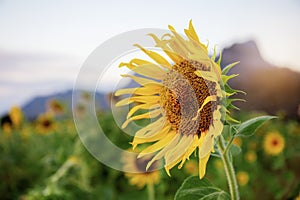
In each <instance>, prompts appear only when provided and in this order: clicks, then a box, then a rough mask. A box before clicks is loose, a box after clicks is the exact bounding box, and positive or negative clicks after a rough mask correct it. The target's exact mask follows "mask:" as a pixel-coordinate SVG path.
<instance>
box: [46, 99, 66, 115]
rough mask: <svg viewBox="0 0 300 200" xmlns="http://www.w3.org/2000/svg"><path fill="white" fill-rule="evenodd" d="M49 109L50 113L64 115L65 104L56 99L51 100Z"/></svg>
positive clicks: (48, 104)
mask: <svg viewBox="0 0 300 200" xmlns="http://www.w3.org/2000/svg"><path fill="white" fill-rule="evenodd" d="M47 108H48V112H49V113H52V114H54V115H62V114H63V112H64V106H63V104H62V103H61V102H60V101H58V100H56V99H51V100H49V101H48V102H47Z"/></svg>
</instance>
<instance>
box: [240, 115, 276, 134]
mask: <svg viewBox="0 0 300 200" xmlns="http://www.w3.org/2000/svg"><path fill="white" fill-rule="evenodd" d="M274 118H276V117H274V116H260V117H255V118H252V119H249V120H247V121H245V122H243V123H241V124H240V125H239V126H238V128H237V134H236V135H235V136H236V137H248V136H252V135H253V134H254V133H255V131H256V129H257V128H258V127H260V126H261V125H262V124H263V123H264V122H266V121H268V120H270V119H274Z"/></svg>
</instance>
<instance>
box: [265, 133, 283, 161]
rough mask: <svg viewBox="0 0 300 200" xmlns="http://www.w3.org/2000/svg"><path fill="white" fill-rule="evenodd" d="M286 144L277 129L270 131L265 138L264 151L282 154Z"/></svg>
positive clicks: (270, 153)
mask: <svg viewBox="0 0 300 200" xmlns="http://www.w3.org/2000/svg"><path fill="white" fill-rule="evenodd" d="M284 146H285V140H284V138H283V137H282V135H281V134H280V133H278V132H277V131H273V132H269V133H268V134H267V135H266V136H265V138H264V143H263V147H264V151H265V153H266V154H269V155H274V156H275V155H278V154H280V153H281V152H282V151H283V149H284Z"/></svg>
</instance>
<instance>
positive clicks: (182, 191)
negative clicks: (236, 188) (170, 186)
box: [175, 176, 230, 200]
mask: <svg viewBox="0 0 300 200" xmlns="http://www.w3.org/2000/svg"><path fill="white" fill-rule="evenodd" d="M195 199H198V200H215V199H216V200H229V199H230V196H229V194H228V193H226V192H225V191H223V190H221V189H219V188H217V187H215V186H213V185H212V184H211V183H210V182H209V181H208V180H207V179H205V178H204V179H201V180H200V179H199V177H198V176H191V177H189V178H187V179H185V181H184V182H183V184H182V185H181V187H180V188H179V189H178V191H177V192H176V195H175V200H195Z"/></svg>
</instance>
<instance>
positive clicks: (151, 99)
mask: <svg viewBox="0 0 300 200" xmlns="http://www.w3.org/2000/svg"><path fill="white" fill-rule="evenodd" d="M169 30H170V33H166V34H164V35H163V36H162V38H161V39H159V38H158V36H156V35H154V34H149V35H150V36H151V37H152V38H153V40H154V42H155V43H156V45H155V46H156V47H158V48H160V49H161V50H163V51H164V53H165V54H164V55H165V56H163V55H162V54H159V53H157V52H155V51H152V50H148V49H145V48H143V47H142V46H140V45H138V44H135V46H136V47H138V48H139V49H140V50H141V51H143V52H144V53H145V54H146V55H148V56H149V57H150V58H151V59H152V61H149V60H144V59H139V58H134V59H132V60H131V61H130V62H128V63H123V62H122V63H121V64H120V67H123V66H126V67H127V68H129V69H130V70H131V71H133V72H134V73H136V74H137V75H129V74H123V75H122V76H123V77H128V78H131V79H132V80H133V81H135V82H137V83H138V84H139V85H140V87H137V88H125V89H120V90H118V91H116V93H115V95H116V96H120V95H131V96H130V97H126V98H124V99H122V100H120V101H119V102H118V103H116V106H128V105H129V106H130V105H133V106H132V107H131V109H130V111H129V112H128V115H127V119H126V121H125V122H124V124H123V125H122V128H126V126H127V125H128V124H129V123H130V122H132V121H135V120H141V119H151V123H149V124H148V125H147V126H145V127H143V128H141V129H140V130H138V131H137V132H136V133H135V137H134V139H133V141H132V145H133V149H134V148H136V147H137V146H138V145H140V144H149V145H148V146H147V147H146V148H145V149H143V151H141V152H140V155H139V156H140V157H142V156H144V155H147V154H149V153H153V152H156V155H155V156H154V157H153V158H152V159H151V160H150V161H149V162H148V164H147V166H146V169H149V167H150V166H151V165H152V164H153V163H154V162H155V161H157V160H160V159H163V160H164V167H165V170H166V172H167V174H168V175H169V176H170V169H171V168H173V167H174V166H176V165H177V164H179V163H180V164H179V166H178V168H179V169H180V168H182V166H183V164H184V163H185V161H186V160H187V159H189V157H190V155H191V154H192V153H193V152H194V151H196V149H197V148H198V157H199V167H198V169H199V177H200V178H202V177H203V176H204V175H205V171H206V164H207V162H208V159H209V157H210V154H211V152H213V151H214V140H215V138H216V137H217V136H219V135H220V134H221V132H222V129H223V123H224V120H225V116H226V120H231V121H234V122H236V120H234V119H233V118H231V117H229V115H225V114H226V111H227V110H226V109H227V108H228V107H233V108H234V106H233V105H232V104H231V102H229V101H227V100H226V97H227V96H230V95H232V94H234V93H235V92H236V90H233V89H231V88H230V87H229V86H228V85H227V84H226V83H227V81H228V80H229V79H231V78H233V77H235V76H237V75H235V74H233V75H230V76H227V75H226V73H227V72H228V71H229V69H230V68H231V67H233V66H234V65H235V64H237V63H233V64H231V65H229V66H228V67H226V68H225V69H223V71H221V67H220V62H221V55H220V57H219V59H218V60H217V61H216V51H214V55H213V56H212V57H209V55H208V47H207V46H206V45H204V44H202V43H201V42H200V40H199V38H198V35H197V34H196V32H195V29H194V27H193V25H192V22H191V21H190V24H189V28H188V29H186V30H185V34H186V36H181V35H180V34H178V33H177V32H176V31H175V29H174V28H173V27H172V26H170V25H169ZM137 111H139V112H143V111H145V112H144V113H142V114H140V113H139V114H136V113H138V112H137Z"/></svg>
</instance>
